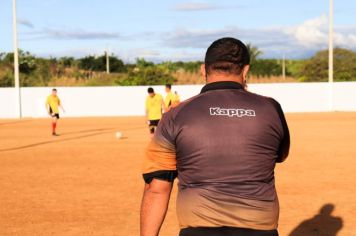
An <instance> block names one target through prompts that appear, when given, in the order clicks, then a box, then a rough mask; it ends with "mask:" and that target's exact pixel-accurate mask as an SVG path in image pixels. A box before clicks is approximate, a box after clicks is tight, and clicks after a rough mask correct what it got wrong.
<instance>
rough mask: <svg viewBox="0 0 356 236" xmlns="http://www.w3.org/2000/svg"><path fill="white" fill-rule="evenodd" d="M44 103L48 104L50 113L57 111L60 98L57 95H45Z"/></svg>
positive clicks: (56, 112)
mask: <svg viewBox="0 0 356 236" xmlns="http://www.w3.org/2000/svg"><path fill="white" fill-rule="evenodd" d="M46 104H47V105H49V106H50V108H51V110H52V113H54V114H58V113H59V106H60V105H61V100H60V99H59V97H58V96H55V95H53V94H51V95H49V96H48V97H47V100H46Z"/></svg>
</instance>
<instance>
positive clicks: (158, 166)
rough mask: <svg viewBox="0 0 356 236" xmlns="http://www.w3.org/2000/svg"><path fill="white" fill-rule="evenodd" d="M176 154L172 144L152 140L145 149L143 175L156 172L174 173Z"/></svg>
mask: <svg viewBox="0 0 356 236" xmlns="http://www.w3.org/2000/svg"><path fill="white" fill-rule="evenodd" d="M176 169H177V162H176V153H175V148H174V146H173V145H172V144H170V143H168V142H164V141H161V140H157V139H156V138H153V139H152V140H151V142H150V143H149V145H148V147H147V149H146V155H145V158H144V161H143V174H147V173H153V172H157V171H176Z"/></svg>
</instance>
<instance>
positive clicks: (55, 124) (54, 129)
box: [52, 122, 57, 134]
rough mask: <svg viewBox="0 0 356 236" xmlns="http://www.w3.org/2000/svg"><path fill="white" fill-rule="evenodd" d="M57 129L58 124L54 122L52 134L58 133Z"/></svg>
mask: <svg viewBox="0 0 356 236" xmlns="http://www.w3.org/2000/svg"><path fill="white" fill-rule="evenodd" d="M56 127H57V123H56V122H52V134H55V133H56Z"/></svg>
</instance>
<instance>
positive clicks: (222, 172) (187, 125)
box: [143, 82, 290, 230]
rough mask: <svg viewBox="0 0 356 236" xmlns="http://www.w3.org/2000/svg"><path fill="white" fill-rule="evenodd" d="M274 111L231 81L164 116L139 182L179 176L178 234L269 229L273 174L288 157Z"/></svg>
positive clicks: (284, 131) (280, 118)
mask: <svg viewBox="0 0 356 236" xmlns="http://www.w3.org/2000/svg"><path fill="white" fill-rule="evenodd" d="M289 143H290V142H289V131H288V126H287V123H286V120H285V117H284V114H283V111H282V109H281V106H280V105H279V104H278V102H276V101H275V100H273V99H272V98H268V97H263V96H260V95H257V94H253V93H250V92H248V91H246V90H244V89H243V86H242V85H240V84H239V83H235V82H216V83H210V84H207V85H206V86H204V88H203V89H202V92H201V93H200V94H199V95H197V96H195V97H193V98H191V99H190V100H188V101H186V102H183V103H181V104H180V105H179V106H178V107H176V108H173V109H172V110H170V111H169V112H167V113H165V114H164V115H163V118H162V120H161V122H160V123H159V125H158V128H157V131H156V133H155V136H154V138H153V139H152V141H151V142H150V144H149V146H148V148H147V153H146V158H145V160H144V170H143V177H144V179H145V181H146V183H149V182H150V181H151V180H152V179H153V178H157V179H163V180H167V181H173V180H174V178H175V177H176V176H177V175H178V180H179V184H178V186H179V191H178V198H177V214H178V219H179V223H180V227H181V228H186V227H219V226H231V227H242V228H251V229H261V230H271V229H276V228H277V224H278V215H279V205H278V198H277V194H276V189H275V183H274V181H275V179H274V168H275V164H276V163H277V162H282V161H284V160H285V158H286V157H287V156H288V152H289Z"/></svg>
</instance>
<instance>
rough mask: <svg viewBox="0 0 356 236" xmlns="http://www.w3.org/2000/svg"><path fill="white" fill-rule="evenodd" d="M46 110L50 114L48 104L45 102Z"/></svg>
mask: <svg viewBox="0 0 356 236" xmlns="http://www.w3.org/2000/svg"><path fill="white" fill-rule="evenodd" d="M45 106H46V111H47V113H48V115H51V113H50V112H49V104H48V103H47V102H46V105H45Z"/></svg>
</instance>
